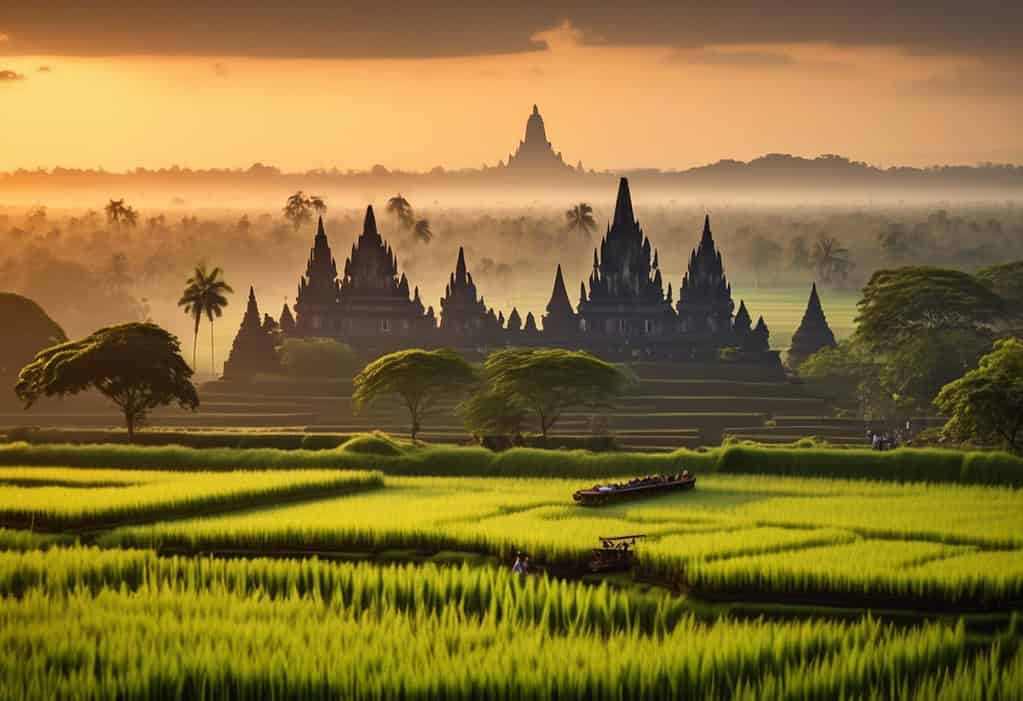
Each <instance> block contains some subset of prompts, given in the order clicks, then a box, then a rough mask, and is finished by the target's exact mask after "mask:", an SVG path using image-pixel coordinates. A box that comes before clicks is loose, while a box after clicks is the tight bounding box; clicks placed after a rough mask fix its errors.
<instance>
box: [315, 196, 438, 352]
mask: <svg viewBox="0 0 1023 701" xmlns="http://www.w3.org/2000/svg"><path fill="white" fill-rule="evenodd" d="M409 287H410V285H409V281H408V277H406V275H405V274H404V273H402V274H401V275H400V276H399V275H398V260H397V258H396V257H395V255H394V251H392V250H391V247H390V246H389V245H388V244H387V243H386V242H385V241H384V240H383V238H382V237H381V236H380V232H379V231H378V230H377V223H376V216H375V215H374V214H373V207H372V206H370V207H367V208H366V217H365V219H364V221H363V226H362V233H361V234H359V238H358V239H357V240H356V242H355V243H354V244H353V245H352V253H351V255H350V256H349V257H348V258H347V259H346V260H345V265H344V274H343V276H342V277H341V281H340V284H339V285H338V293H339V299H338V321H339V324H338V325H339V327H340V328H339V329H338V333H337V334H335V335H337V336H338V337H339V338H341V339H342V340H351V341H355V342H356V345H360V346H362V347H364V348H366V349H369V350H373V351H386V350H389V349H394V348H402V347H408V346H409V345H410V344H413V343H415V344H423V345H430V344H431V343H432V342H433V341H434V340H435V339H434V332H435V331H436V323H435V321H434V320H433V317H432V308H431V310H430V311H429V312H426V311H424V310H423V303H422V301H421V300H420V298H419V290H418V288H417V289H416V290H415V294H414V296H413V297H412V298H411V299H410V290H409Z"/></svg>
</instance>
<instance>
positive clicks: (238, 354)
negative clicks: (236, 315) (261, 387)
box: [224, 286, 279, 377]
mask: <svg viewBox="0 0 1023 701" xmlns="http://www.w3.org/2000/svg"><path fill="white" fill-rule="evenodd" d="M277 370H279V364H278V361H277V353H276V351H275V350H274V335H273V332H272V328H270V327H269V326H268V327H264V326H263V320H262V318H261V317H260V316H259V304H258V303H257V302H256V290H255V289H254V288H253V287H251V286H250V287H249V302H248V305H247V306H246V307H245V316H243V317H242V324H241V327H240V328H239V329H238V333H237V334H236V335H235V337H234V343H232V344H231V352H230V354H229V355H228V357H227V362H226V363H224V375H225V376H230V377H237V376H239V375H251V374H254V373H257V372H275V371H277Z"/></svg>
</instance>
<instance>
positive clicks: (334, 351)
mask: <svg viewBox="0 0 1023 701" xmlns="http://www.w3.org/2000/svg"><path fill="white" fill-rule="evenodd" d="M280 354H281V365H282V366H283V367H284V372H285V373H287V374H288V375H291V376H293V377H330V378H334V379H345V380H349V379H351V378H353V377H354V376H355V374H356V373H357V372H359V370H360V369H361V368H362V366H363V362H362V360H361V359H360V358H359V356H358V354H356V352H355V351H353V350H352V348H351V346H349V345H348V344H347V343H341V342H340V341H335V340H333V339H330V338H288V339H286V340H285V341H284V343H283V344H282V345H281V349H280Z"/></svg>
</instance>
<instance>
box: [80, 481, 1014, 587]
mask: <svg viewBox="0 0 1023 701" xmlns="http://www.w3.org/2000/svg"><path fill="white" fill-rule="evenodd" d="M580 486H585V485H580V483H579V482H578V481H573V480H553V479H552V480H535V479H521V480H513V479H500V480H495V479H477V478H462V479H451V478H388V479H387V487H386V488H385V489H383V490H378V491H373V492H367V493H364V494H354V495H352V496H348V497H344V498H340V499H332V500H322V501H316V502H310V503H305V504H298V505H293V506H284V507H281V508H276V509H270V510H264V511H255V512H248V513H245V514H237V515H224V516H216V517H211V518H200V519H191V520H187V521H180V522H174V523H160V524H154V525H150V526H140V527H133V528H124V529H118V530H116V531H114V532H112V533H110V534H109V535H105V536H103V537H102V538H101V539H100V541H99V542H101V543H102V544H104V545H106V546H111V547H116V546H121V547H143V548H145V547H159V548H165V549H169V550H172V551H184V552H208V551H211V550H229V551H236V550H243V551H249V552H272V551H280V552H292V551H311V552H334V551H362V552H365V551H385V550H394V549H413V550H425V551H431V552H436V551H440V550H459V551H470V552H478V553H485V554H491V555H496V556H499V557H501V558H508V557H510V556H511V555H513V554H514V552H515V551H517V550H525V551H527V552H530V553H532V554H534V555H535V557H536V558H537V559H538V560H539V561H542V562H546V563H548V564H562V565H568V566H581V565H582V564H583V563H584V562H585V561H586V560H587V558H588V557H589V549H590V548H591V547H593V546H594V545H595V544H596V542H597V538H598V537H599V536H602V535H613V534H621V533H645V534H647V535H648V536H649V537H648V539H647V540H646V541H644V542H643V543H642V544H641V545H640V554H641V567H642V568H643V569H644V570H646V571H647V572H649V573H651V574H655V575H657V576H659V577H662V578H664V579H666V580H669V581H672V582H675V583H676V584H677V585H679V586H681V587H689V586H694V587H698V588H699V590H700V591H701V592H705V593H715V592H718V593H723V594H728V593H733V594H738V593H742V594H750V595H756V594H757V593H758V592H769V593H772V594H776V595H778V596H781V597H783V598H784V597H789V596H796V597H800V596H801V597H804V598H821V599H826V600H828V601H831V602H832V603H837V602H841V601H843V600H844V599H843V597H846V596H850V595H856V596H861V597H862V598H863V599H865V600H867V601H868V602H869V601H870V600H872V599H876V600H881V601H885V600H888V599H896V598H899V597H902V599H900V602H899V603H900V604H903V603H905V601H904V600H911V601H912V602H915V603H911V605H910V607H914V606H922V607H927V606H933V605H937V603H938V602H940V603H941V604H950V605H951V604H954V605H959V606H978V607H992V606H999V605H1004V604H1005V603H1006V602H1009V601H1013V600H1014V599H1016V598H1019V597H1020V596H1023V493H1021V492H1020V491H1018V490H1011V489H1004V488H988V487H960V486H946V485H941V486H938V485H933V486H927V485H919V484H917V485H893V484H882V483H875V482H863V481H860V482H845V481H839V480H810V479H788V478H777V479H771V480H765V479H764V478H763V477H758V476H723V475H722V476H702V475H701V476H700V478H699V483H698V488H697V489H696V490H694V491H692V492H687V493H684V494H675V495H666V496H664V497H661V498H658V499H655V500H649V501H643V502H635V503H626V504H621V505H614V506H609V507H603V508H600V509H585V508H582V507H578V506H575V505H573V504H571V503H569V501H568V500H569V495H570V494H571V492H572V491H574V490H575V489H578V488H579V487H580ZM935 514H941V515H942V518H941V520H937V519H936V518H935ZM832 552H834V553H836V554H835V555H834V556H833V557H832V558H831V559H829V557H827V556H825V555H822V554H821V553H825V554H827V553H832ZM887 552H891V553H893V556H892V557H887V556H886V555H885V553H887ZM843 553H844V555H843ZM870 553H875V557H874V558H873V559H872V558H871V557H870V556H869V554H870ZM981 553H984V554H988V555H990V556H996V555H997V556H1000V557H1003V558H1004V562H1003V563H1002V566H1001V567H1000V568H998V570H997V571H994V570H986V569H981V570H978V571H976V572H973V573H967V572H965V571H964V570H959V571H958V572H955V573H951V574H946V573H944V572H943V571H942V570H940V569H937V570H936V569H933V568H932V569H923V568H924V566H925V565H927V564H928V563H932V562H935V561H937V560H947V561H950V562H952V561H954V560H955V559H956V558H957V557H960V556H974V555H977V554H981ZM775 554H779V556H781V555H785V554H789V555H788V557H790V558H792V560H791V562H790V561H789V560H782V561H777V560H774V559H771V558H772V556H774V555H775ZM804 554H805V556H804ZM843 558H845V560H847V562H848V565H847V566H846V567H845V568H844V569H842V568H837V569H836V567H835V566H833V564H832V563H833V561H837V560H842V559H843ZM718 562H722V563H723V564H722V565H721V567H722V568H724V569H722V570H721V571H719V570H716V569H714V568H715V567H716V566H717V564H716V563H718ZM792 563H795V564H798V565H799V567H798V568H795V564H793V565H792V567H789V568H788V569H785V568H783V567H780V565H785V564H792ZM857 563H862V566H861V567H859V566H857ZM729 568H730V569H729ZM797 575H798V576H797Z"/></svg>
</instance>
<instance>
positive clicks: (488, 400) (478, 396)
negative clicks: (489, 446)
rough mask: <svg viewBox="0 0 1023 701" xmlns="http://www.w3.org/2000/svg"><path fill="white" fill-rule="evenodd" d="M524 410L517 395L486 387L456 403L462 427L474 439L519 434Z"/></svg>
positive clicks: (527, 410) (522, 423)
mask: <svg viewBox="0 0 1023 701" xmlns="http://www.w3.org/2000/svg"><path fill="white" fill-rule="evenodd" d="M528 412H529V409H528V407H526V405H525V404H523V403H522V401H521V400H520V399H519V398H518V397H516V396H514V395H509V394H507V393H500V392H495V391H493V390H492V389H490V388H488V387H484V388H483V389H481V390H480V391H478V392H476V393H475V394H473V395H472V396H471V397H469V398H468V399H466V400H465V401H463V402H462V403H461V404H459V405H458V413H459V414H460V415H461V416H462V420H463V421H464V422H465V428H466V430H468V431H469V433H471V434H472V435H473V436H474V437H475V438H476V439H477V440H482V439H486V438H491V437H497V438H515V436H517V435H519V434H520V433H522V427H523V425H524V424H525V423H526V414H527V413H528Z"/></svg>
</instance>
